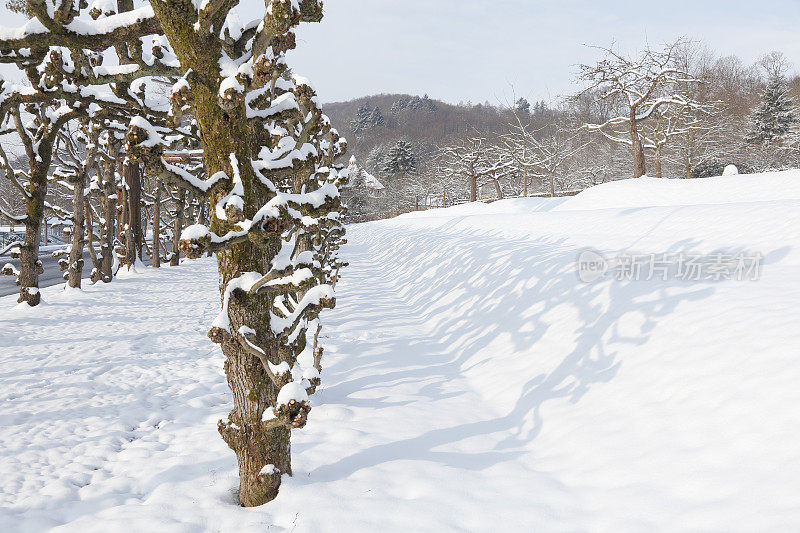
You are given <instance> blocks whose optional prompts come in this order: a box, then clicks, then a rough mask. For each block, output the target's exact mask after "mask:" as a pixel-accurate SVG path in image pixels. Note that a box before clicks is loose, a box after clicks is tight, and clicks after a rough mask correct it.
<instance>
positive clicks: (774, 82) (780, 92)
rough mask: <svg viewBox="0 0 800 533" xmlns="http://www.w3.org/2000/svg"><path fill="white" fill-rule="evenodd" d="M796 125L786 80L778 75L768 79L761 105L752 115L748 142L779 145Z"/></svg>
mask: <svg viewBox="0 0 800 533" xmlns="http://www.w3.org/2000/svg"><path fill="white" fill-rule="evenodd" d="M795 124H797V115H796V114H795V102H794V99H793V98H792V97H791V96H790V95H789V86H788V84H787V83H786V78H784V77H783V76H782V75H780V74H776V75H773V76H772V77H770V80H769V83H768V84H767V88H766V89H765V90H764V95H763V97H762V101H761V104H759V106H758V107H757V108H756V110H755V112H754V113H753V130H752V131H751V132H750V135H749V136H748V140H749V141H750V142H753V143H763V144H767V145H769V144H772V143H776V142H777V143H780V142H781V141H783V139H784V138H785V137H786V136H787V135H788V134H789V133H791V132H792V131H793V129H794V126H795Z"/></svg>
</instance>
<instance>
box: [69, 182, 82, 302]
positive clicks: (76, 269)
mask: <svg viewBox="0 0 800 533" xmlns="http://www.w3.org/2000/svg"><path fill="white" fill-rule="evenodd" d="M82 178H84V176H83V175H81V176H79V178H78V179H76V180H74V181H73V183H72V185H73V187H74V189H73V190H72V239H71V241H72V246H71V247H70V250H69V267H68V270H67V286H69V287H72V288H73V289H80V288H81V277H82V276H83V248H84V235H85V233H86V226H85V224H84V222H85V220H86V211H85V207H86V205H85V202H84V200H85V198H84V196H83V191H84V189H85V188H86V184H85V183H84V179H82Z"/></svg>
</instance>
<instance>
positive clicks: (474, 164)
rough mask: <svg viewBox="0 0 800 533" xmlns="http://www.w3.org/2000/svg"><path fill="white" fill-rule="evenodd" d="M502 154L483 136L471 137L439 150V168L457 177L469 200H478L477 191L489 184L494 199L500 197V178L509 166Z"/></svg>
mask: <svg viewBox="0 0 800 533" xmlns="http://www.w3.org/2000/svg"><path fill="white" fill-rule="evenodd" d="M511 165H512V162H511V161H510V160H509V159H508V158H507V156H506V154H505V153H504V152H502V151H500V150H498V149H497V147H496V146H493V145H491V144H490V143H489V142H488V141H487V140H486V139H485V138H484V137H481V136H478V135H476V136H471V137H466V138H464V139H463V140H462V141H461V142H460V143H458V144H455V145H451V146H447V147H445V148H444V149H443V162H442V169H443V170H444V172H445V173H446V174H448V175H458V176H461V177H462V178H463V179H464V180H465V181H466V184H467V190H468V191H469V201H470V202H475V201H477V200H478V190H479V189H480V188H481V187H483V186H484V185H486V184H489V183H491V184H493V185H494V186H495V190H496V192H497V197H498V198H502V197H503V193H502V187H501V186H500V178H501V176H503V175H504V174H505V171H506V170H508V168H509V167H511Z"/></svg>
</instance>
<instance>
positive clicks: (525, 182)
mask: <svg viewBox="0 0 800 533" xmlns="http://www.w3.org/2000/svg"><path fill="white" fill-rule="evenodd" d="M522 196H523V197H524V198H527V197H528V171H527V170H525V167H524V166H523V167H522Z"/></svg>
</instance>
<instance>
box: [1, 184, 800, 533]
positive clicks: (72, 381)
mask: <svg viewBox="0 0 800 533" xmlns="http://www.w3.org/2000/svg"><path fill="white" fill-rule="evenodd" d="M798 227H800V175H799V174H798V173H794V172H789V173H776V174H769V175H754V176H731V177H725V178H712V179H709V180H708V181H706V180H692V181H677V180H676V181H675V182H673V181H669V180H666V181H664V180H655V179H640V180H627V181H623V182H615V183H612V184H607V185H602V186H598V187H595V188H593V189H590V190H588V191H586V192H584V193H582V194H581V195H578V196H576V197H574V198H566V199H556V200H548V199H516V200H506V201H501V202H495V203H492V204H488V205H485V204H478V205H465V206H458V207H455V208H451V209H447V210H431V211H426V212H420V213H413V214H409V215H404V216H401V217H399V218H397V219H392V220H386V221H380V222H372V223H367V224H358V225H354V226H351V227H350V228H349V230H350V232H349V235H348V241H349V244H348V245H347V246H346V247H345V249H344V254H345V258H346V260H348V261H349V262H350V264H351V266H350V267H349V269H348V271H347V273H346V275H345V276H344V277H343V279H342V281H341V282H340V284H339V286H338V287H337V300H338V305H337V308H336V309H335V310H334V311H332V312H330V313H328V314H327V315H323V324H324V326H325V329H324V330H323V331H324V335H325V339H324V341H325V344H326V346H327V348H326V352H325V357H324V359H323V367H324V370H323V374H322V379H323V385H322V387H321V388H320V390H319V391H318V392H317V394H315V395H314V396H313V397H312V400H311V401H312V405H313V406H314V408H313V409H312V411H311V414H310V417H309V424H308V426H307V427H306V428H305V429H303V430H300V431H295V432H294V434H293V454H294V472H295V476H294V477H293V478H291V479H288V478H285V483H284V485H283V486H282V488H281V493H280V495H279V497H278V499H277V500H276V501H274V502H272V503H270V504H268V505H266V506H263V507H260V508H257V509H243V508H240V507H238V506H236V505H235V498H234V490H235V488H236V485H237V482H236V467H235V458H234V456H233V453H232V452H231V451H230V450H228V449H227V448H226V446H225V445H224V443H223V442H222V440H221V439H220V437H219V436H218V435H217V432H216V420H217V419H219V418H221V417H222V416H223V415H224V414H225V413H226V412H227V410H228V409H229V408H230V405H229V400H228V391H227V387H226V385H225V383H224V377H223V374H222V357H221V355H220V353H219V350H218V349H217V348H216V347H215V346H214V345H212V344H211V343H210V342H209V341H208V339H207V338H206V337H205V333H206V331H207V328H208V325H209V324H210V323H211V321H212V320H213V318H214V316H215V315H216V313H217V312H218V309H219V295H218V292H217V283H216V272H215V265H214V263H213V260H201V261H198V262H195V263H184V264H182V265H181V266H180V267H178V268H163V269H161V271H158V272H156V271H153V270H151V269H145V270H144V273H142V274H139V275H134V276H129V277H128V278H126V279H122V280H118V281H115V282H114V283H112V284H110V285H107V286H95V287H90V288H88V289H86V290H85V291H83V292H78V293H76V292H69V293H64V292H62V291H61V290H60V289H59V288H57V287H52V288H48V289H43V291H42V292H43V297H44V299H45V300H46V301H47V302H48V303H47V305H44V306H42V307H41V308H40V309H27V308H20V307H17V306H15V304H14V299H13V297H9V298H5V299H0V310H2V311H0V331H3V334H2V335H1V336H0V361H2V365H3V374H2V378H0V379H2V382H3V387H2V393H1V394H2V396H0V398H2V404H0V405H2V408H0V420H2V421H3V424H2V429H0V454H2V456H3V457H2V461H0V530H2V531H44V530H48V529H50V528H53V529H54V530H55V531H101V530H102V531H104V532H107V531H131V530H137V529H138V530H142V531H296V532H300V531H309V532H311V531H313V532H318V531H333V532H336V531H365V532H368V531H375V530H382V531H437V532H439V531H498V530H507V531H598V532H599V531H603V532H605V531H608V532H624V531H635V532H638V531H642V532H645V531H754V530H758V531H787V530H795V529H798V527H800V506H798V505H797V502H798V501H800V481H798V480H800V449H798V447H797V446H796V442H797V440H798V437H800V429H798V428H800V407H798V406H800V388H799V387H797V385H796V384H797V382H798V381H799V380H800V365H798V363H797V356H798V354H799V353H800V330H798V328H797V326H796V325H797V323H798V319H800V311H799V310H798V306H797V301H798V300H799V299H800V269H798V266H800V252H798V250H800V232H798V230H797V228H798ZM585 248H592V249H595V250H597V251H599V252H600V253H602V254H603V255H605V256H606V257H614V256H616V255H617V254H619V253H622V252H639V253H667V252H669V253H677V252H681V251H686V252H688V251H699V252H703V253H710V252H713V251H727V252H731V253H735V252H758V253H761V254H762V255H763V257H764V259H763V271H762V274H761V277H760V279H759V280H758V281H716V282H714V281H683V280H677V279H670V280H668V281H660V280H650V281H618V280H615V279H611V278H606V279H604V280H602V281H599V282H596V283H593V284H584V283H582V282H581V281H580V280H579V279H578V277H577V274H576V270H575V261H576V259H577V257H578V254H579V253H580V251H581V250H583V249H585ZM76 303H78V304H79V305H74V304H76Z"/></svg>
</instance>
